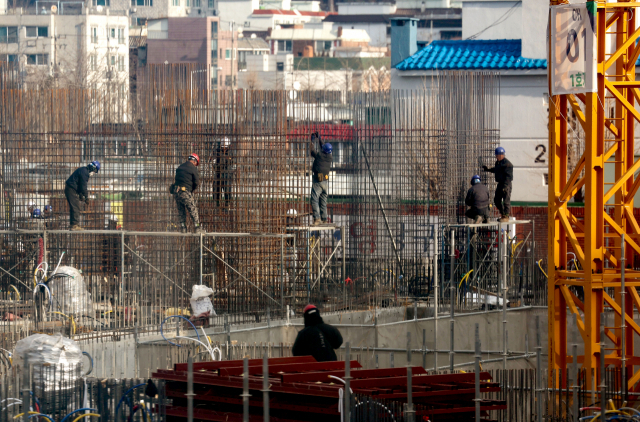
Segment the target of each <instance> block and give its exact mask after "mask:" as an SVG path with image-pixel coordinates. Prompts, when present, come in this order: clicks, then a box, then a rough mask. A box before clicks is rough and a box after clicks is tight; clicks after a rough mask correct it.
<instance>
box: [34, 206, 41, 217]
mask: <svg viewBox="0 0 640 422" xmlns="http://www.w3.org/2000/svg"><path fill="white" fill-rule="evenodd" d="M37 217H40V208H36V209H35V210H33V218H37Z"/></svg>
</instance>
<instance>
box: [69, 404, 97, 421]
mask: <svg viewBox="0 0 640 422" xmlns="http://www.w3.org/2000/svg"><path fill="white" fill-rule="evenodd" d="M85 410H92V411H94V412H96V411H97V410H96V409H93V408H91V407H83V408H82V409H76V410H74V411H73V412H71V413H68V414H67V416H65V417H64V418H62V420H61V421H60V422H65V421H66V420H67V419H69V418H70V417H71V415H73V414H74V413H78V412H83V411H85ZM82 416H83V417H84V416H87V415H82Z"/></svg>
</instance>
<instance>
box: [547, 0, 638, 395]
mask: <svg viewBox="0 0 640 422" xmlns="http://www.w3.org/2000/svg"><path fill="white" fill-rule="evenodd" d="M567 3H568V1H567V0H564V1H562V0H551V3H550V4H551V13H550V17H551V18H550V25H549V28H550V31H549V34H550V35H549V47H550V48H549V52H550V53H549V62H548V63H549V92H550V96H551V97H550V101H549V105H550V107H549V151H550V160H549V220H548V222H549V249H548V251H549V256H548V264H549V273H548V274H549V281H548V283H549V284H548V287H549V289H548V295H549V370H550V371H552V370H554V369H566V368H567V363H568V362H569V363H570V362H571V360H569V359H572V357H570V356H568V355H569V354H570V352H571V350H568V348H567V324H569V325H570V326H573V321H574V320H575V316H574V314H575V315H577V316H578V318H577V325H578V329H579V332H580V335H581V337H582V342H583V344H584V355H583V356H579V357H578V362H579V363H580V364H581V365H582V367H583V368H584V369H586V371H587V372H586V373H587V380H586V381H587V388H588V389H593V388H597V386H598V383H599V381H600V369H599V368H600V363H601V359H603V358H604V363H605V365H606V366H616V367H619V368H622V369H623V373H624V374H625V375H626V376H625V378H624V379H626V382H627V385H628V386H629V389H630V390H635V389H637V388H635V386H637V385H639V384H638V381H640V370H636V369H640V357H638V356H636V355H635V354H634V348H633V340H634V334H640V326H639V325H638V324H637V323H636V322H634V320H633V314H634V311H635V310H637V311H640V296H639V295H638V291H637V287H638V285H639V284H640V272H639V271H635V270H634V269H633V266H632V264H633V258H634V256H635V255H636V254H640V225H639V224H638V221H637V220H636V217H635V216H634V214H633V206H634V204H633V197H634V196H635V194H636V192H637V191H638V188H639V187H640V176H639V175H638V174H637V173H638V171H639V170H640V160H638V159H635V157H634V124H635V123H636V121H640V112H638V110H636V108H635V107H634V105H635V103H636V102H638V103H640V82H636V61H637V60H638V56H639V55H640V43H638V42H637V40H638V38H639V37H640V29H639V28H637V24H636V21H637V20H638V13H637V12H640V2H631V1H627V2H625V1H620V2H617V3H614V2H609V3H607V2H605V1H604V0H599V1H592V2H587V3H586V4H581V5H578V4H572V5H569V4H567ZM576 8H579V10H576ZM585 14H586V16H585ZM580 21H582V22H580ZM581 25H582V26H581ZM580 63H586V65H584V69H583V71H581V69H580ZM576 69H577V70H576ZM570 119H573V120H572V121H575V120H577V121H578V122H579V124H580V125H581V126H582V128H583V129H584V154H583V155H582V158H580V160H579V161H578V163H577V164H575V165H574V164H573V163H572V166H570V165H569V164H570V163H568V161H567V135H568V131H570V130H574V129H573V128H572V127H571V124H569V120H570ZM605 163H606V167H607V177H608V178H609V179H612V180H610V181H609V182H606V181H605ZM571 167H574V168H573V170H572V168H571ZM571 170H572V171H571ZM609 174H610V175H611V177H610V176H609ZM581 188H584V198H585V199H584V201H585V204H584V216H582V215H579V214H578V212H577V211H575V212H574V211H572V209H571V208H569V207H567V204H568V202H569V200H570V199H571V198H572V197H573V196H574V195H575V194H576V192H578V191H579V190H580V189H581ZM623 235H624V250H623V247H622V244H623V241H622V239H623ZM568 252H574V253H575V255H576V257H577V258H576V259H577V261H578V265H577V269H576V266H574V265H567V264H568V261H569V259H568V256H567V253H568ZM623 258H624V260H623ZM623 286H624V287H623ZM605 311H608V312H606V313H607V314H609V315H613V317H610V318H609V320H608V321H607V324H606V325H607V326H606V327H605V337H606V339H601V337H600V317H601V314H603V313H605ZM609 311H611V312H609ZM622 315H624V321H623V319H622ZM623 322H624V323H623ZM605 341H606V346H605V347H601V342H602V344H605ZM549 382H550V383H553V382H554V381H553V380H552V378H551V377H549ZM555 382H556V383H557V380H556V381H555ZM563 382H565V381H563Z"/></svg>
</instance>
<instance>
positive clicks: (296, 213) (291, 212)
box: [287, 208, 298, 216]
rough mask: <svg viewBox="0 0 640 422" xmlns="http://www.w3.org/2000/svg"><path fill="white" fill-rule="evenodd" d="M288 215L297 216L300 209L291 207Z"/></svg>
mask: <svg viewBox="0 0 640 422" xmlns="http://www.w3.org/2000/svg"><path fill="white" fill-rule="evenodd" d="M287 215H293V216H296V215H298V211H296V210H294V209H293V208H291V209H290V210H289V211H287Z"/></svg>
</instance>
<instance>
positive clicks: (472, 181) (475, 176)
mask: <svg viewBox="0 0 640 422" xmlns="http://www.w3.org/2000/svg"><path fill="white" fill-rule="evenodd" d="M476 183H480V176H478V175H477V174H476V175H474V176H473V177H472V178H471V184H472V185H475V184H476Z"/></svg>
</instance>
